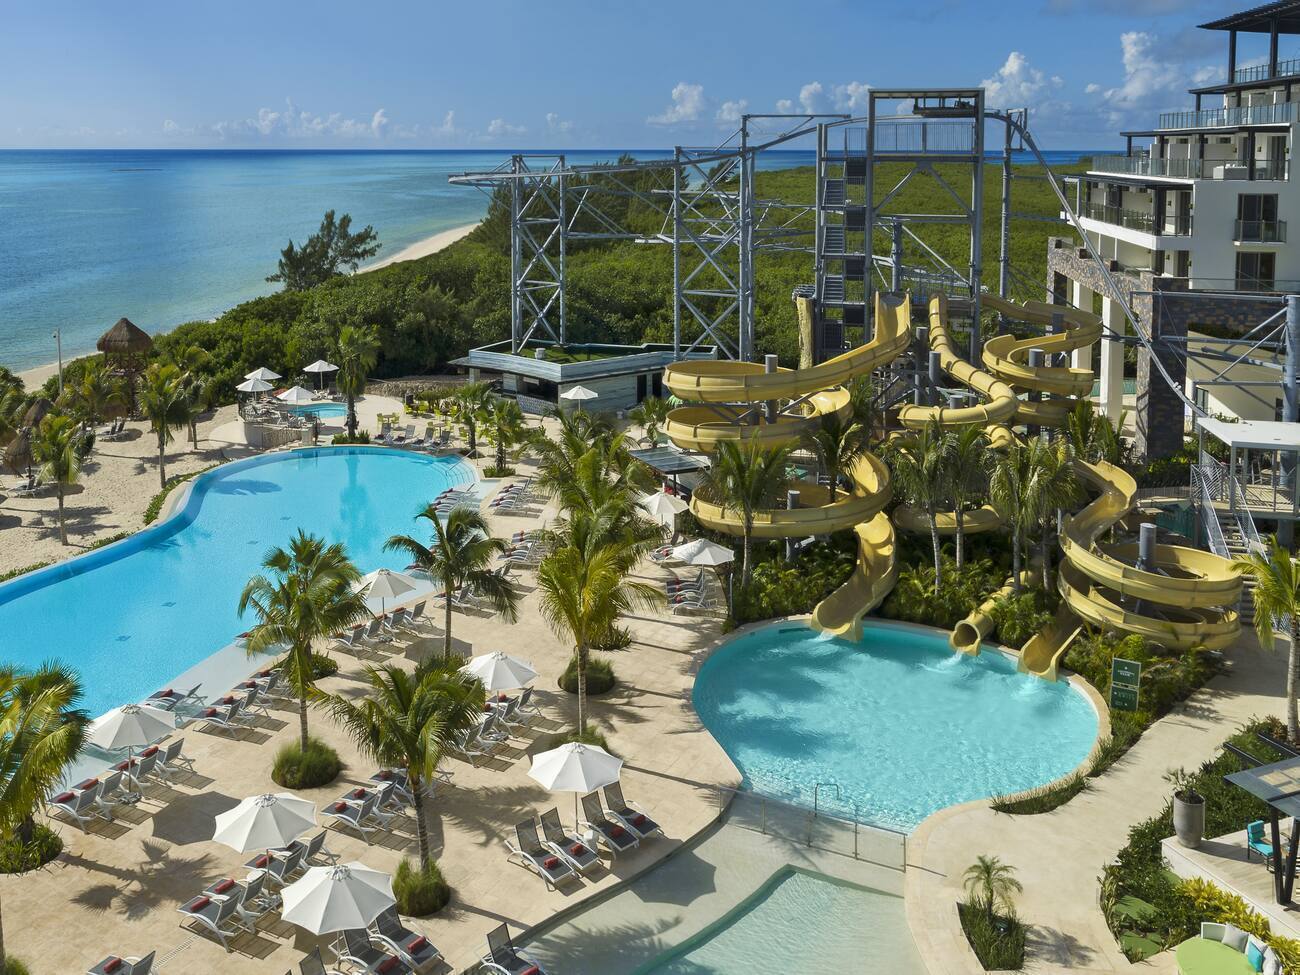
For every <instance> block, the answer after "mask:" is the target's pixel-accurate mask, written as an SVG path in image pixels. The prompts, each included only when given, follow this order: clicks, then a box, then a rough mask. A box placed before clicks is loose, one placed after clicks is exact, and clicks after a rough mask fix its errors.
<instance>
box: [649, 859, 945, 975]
mask: <svg viewBox="0 0 1300 975" xmlns="http://www.w3.org/2000/svg"><path fill="white" fill-rule="evenodd" d="M814 971H816V972H844V973H849V972H882V973H883V972H888V973H889V975H924V973H925V965H924V963H923V962H922V961H921V957H920V955H918V954H917V951H916V946H915V945H914V944H913V943H912V938H911V935H910V934H909V933H908V930H907V920H906V918H905V916H904V913H903V899H902V898H901V897H894V896H891V895H889V894H882V893H879V892H878V891H874V890H868V889H866V888H863V887H855V886H853V885H850V884H845V883H840V882H838V881H835V880H832V879H831V878H829V877H824V876H822V875H821V874H813V873H805V872H803V871H798V870H789V869H787V870H783V871H782V872H781V873H779V874H777V875H776V876H775V877H774V878H772V880H771V881H769V882H768V883H767V884H765V885H764V886H763V887H762V888H761V889H760V890H759V891H757V892H756V893H755V895H754V896H752V897H750V898H748V899H747V900H746V901H744V902H743V903H741V904H740V905H739V906H738V907H737V908H736V909H735V910H734V911H732V912H731V913H730V914H728V915H727V916H726V917H724V918H721V919H720V920H719V921H717V922H715V923H714V924H713V925H711V926H710V927H709V928H708V929H706V930H705V931H704V933H703V934H702V936H700V937H697V938H693V939H691V940H690V941H688V942H687V943H686V944H685V945H683V946H681V947H679V948H677V949H675V950H673V951H671V952H669V953H668V954H667V955H666V956H665V957H663V958H660V959H657V960H656V961H655V962H654V963H652V964H650V965H647V966H642V967H640V968H638V969H637V970H636V973H635V975H753V973H755V972H809V973H811V972H814Z"/></svg>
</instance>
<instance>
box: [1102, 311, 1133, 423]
mask: <svg viewBox="0 0 1300 975" xmlns="http://www.w3.org/2000/svg"><path fill="white" fill-rule="evenodd" d="M1101 320H1102V324H1103V325H1104V326H1105V335H1106V336H1110V335H1124V334H1126V332H1127V326H1128V322H1127V321H1125V319H1124V309H1123V308H1122V307H1121V306H1120V303H1119V302H1118V301H1114V300H1112V299H1110V298H1103V299H1102V304H1101ZM1123 408H1124V343H1123V342H1109V341H1106V339H1105V338H1103V339H1102V343H1101V412H1102V415H1103V416H1105V417H1106V418H1107V419H1109V420H1110V421H1111V422H1112V423H1118V422H1119V415H1120V412H1121V411H1122V410H1123Z"/></svg>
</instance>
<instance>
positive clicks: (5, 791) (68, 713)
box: [0, 663, 90, 972]
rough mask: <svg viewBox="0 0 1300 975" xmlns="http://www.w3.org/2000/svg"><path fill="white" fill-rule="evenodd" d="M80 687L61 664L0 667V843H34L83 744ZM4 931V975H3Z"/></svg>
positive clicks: (0, 936)
mask: <svg viewBox="0 0 1300 975" xmlns="http://www.w3.org/2000/svg"><path fill="white" fill-rule="evenodd" d="M81 694H82V688H81V681H80V680H79V679H78V677H77V675H76V674H75V673H74V672H73V671H71V670H69V669H67V668H65V667H61V666H59V665H58V664H54V663H49V664H44V665H43V666H42V667H41V668H40V669H39V670H36V671H33V672H24V671H21V670H18V669H17V668H15V667H12V666H3V667H0V837H5V838H9V837H13V838H15V839H17V840H18V841H19V842H21V843H28V842H30V841H31V839H32V834H33V831H34V829H35V818H34V817H35V814H36V810H37V809H38V808H40V806H41V804H42V803H43V802H44V801H45V799H46V797H47V796H48V795H49V794H50V792H51V791H52V790H53V789H54V788H55V787H56V786H57V785H58V783H59V781H60V780H61V779H62V778H63V774H64V770H65V769H66V768H67V767H68V765H69V764H70V763H71V762H72V761H73V759H75V758H76V757H77V753H78V752H79V751H81V746H82V744H83V743H84V741H85V735H86V727H87V725H89V723H90V717H89V715H87V714H86V712H85V711H83V710H81V709H80V708H78V707H77V704H78V702H79V701H80V700H81ZM5 964H6V956H5V947H4V929H3V926H2V925H0V972H2V971H5V970H6V968H5Z"/></svg>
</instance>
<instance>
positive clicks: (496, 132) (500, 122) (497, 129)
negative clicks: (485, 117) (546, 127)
mask: <svg viewBox="0 0 1300 975" xmlns="http://www.w3.org/2000/svg"><path fill="white" fill-rule="evenodd" d="M527 131H528V129H526V128H525V127H524V126H522V125H511V124H510V123H509V122H507V121H506V120H505V119H503V118H494V119H493V120H492V121H491V122H489V123H488V127H487V134H488V136H489V137H490V138H493V139H496V138H500V137H501V136H503V135H523V134H524V133H525V132H527Z"/></svg>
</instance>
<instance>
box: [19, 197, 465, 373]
mask: <svg viewBox="0 0 1300 975" xmlns="http://www.w3.org/2000/svg"><path fill="white" fill-rule="evenodd" d="M477 226H478V224H477V223H467V224H465V225H464V226H461V227H453V228H452V229H451V230H443V231H440V232H439V233H436V234H433V235H432V236H430V237H426V238H424V240H417V241H416V242H415V243H414V244H411V245H410V246H409V247H404V248H402V249H401V250H400V251H398V252H397V253H396V254H392V255H390V256H388V257H385V258H383V259H382V260H380V261H378V262H376V263H375V264H371V265H368V266H367V267H363V268H361V269H360V270H359V271H358V272H357V273H359V274H364V273H365V272H367V271H377V270H379V269H380V268H381V267H388V266H389V265H390V264H398V263H400V262H401V261H414V260H417V259H419V258H421V257H428V256H429V255H430V254H436V253H438V251H440V250H442V249H443V248H445V247H450V246H451V245H452V244H454V243H456V241H458V240H461V239H462V238H464V237H465V236H467V235H468V234H469V232H470V231H471V230H473V229H474V228H475V227H477ZM89 354H90V353H81V355H89ZM75 358H79V356H77V355H67V356H64V360H63V361H64V362H65V363H67V362H71V361H72V360H73V359H75ZM58 371H59V364H58V363H57V362H48V363H46V364H45V365H43V366H36V367H35V368H32V369H25V370H23V371H22V372H20V373H18V374H17V375H18V378H19V379H21V380H22V381H23V385H25V386H26V387H27V389H29V390H32V389H35V388H36V387H37V386H40V385H42V384H43V383H44V382H45V381H46V380H47V379H49V378H50V377H51V376H54V375H56V374H57V373H58Z"/></svg>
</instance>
